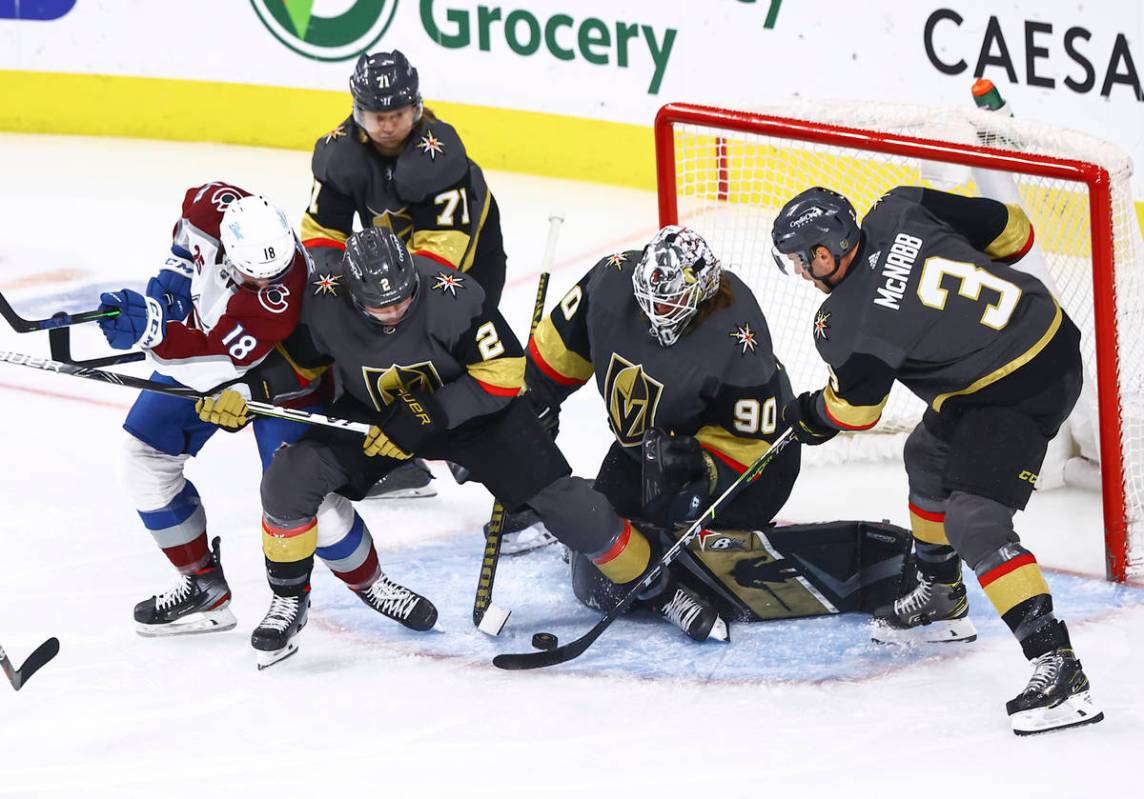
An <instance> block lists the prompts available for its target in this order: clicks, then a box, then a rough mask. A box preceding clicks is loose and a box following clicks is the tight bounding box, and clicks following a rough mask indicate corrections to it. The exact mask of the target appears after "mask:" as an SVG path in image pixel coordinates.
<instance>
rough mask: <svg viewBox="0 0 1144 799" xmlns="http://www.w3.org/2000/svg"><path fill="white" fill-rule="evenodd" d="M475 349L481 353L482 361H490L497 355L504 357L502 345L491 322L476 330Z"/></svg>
mask: <svg viewBox="0 0 1144 799" xmlns="http://www.w3.org/2000/svg"><path fill="white" fill-rule="evenodd" d="M477 349H478V350H479V351H480V353H481V360H482V361H490V360H492V359H493V358H495V357H497V356H498V355H504V344H502V343H501V340H500V336H499V335H498V334H497V329H496V326H495V325H494V324H493V323H492V322H485V323H484V324H483V325H481V326H480V327H478V328H477Z"/></svg>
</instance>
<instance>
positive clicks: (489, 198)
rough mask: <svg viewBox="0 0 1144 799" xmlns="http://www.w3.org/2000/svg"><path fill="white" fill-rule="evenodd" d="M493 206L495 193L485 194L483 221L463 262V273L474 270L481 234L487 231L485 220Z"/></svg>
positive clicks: (479, 224) (482, 212) (474, 233)
mask: <svg viewBox="0 0 1144 799" xmlns="http://www.w3.org/2000/svg"><path fill="white" fill-rule="evenodd" d="M492 205H493V193H492V192H491V191H487V192H485V204H484V206H483V207H482V208H481V221H480V222H479V223H478V224H477V229H476V230H475V231H473V238H472V241H470V242H469V248H468V249H467V250H466V251H465V257H464V258H463V259H462V260H461V267H460V268H461V271H462V272H468V271H469V270H470V269H472V268H473V259H474V258H476V257H477V244H478V243H479V242H480V240H481V232H482V231H483V230H484V229H485V219H487V218H488V216H489V208H491V207H492Z"/></svg>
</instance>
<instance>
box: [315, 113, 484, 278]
mask: <svg viewBox="0 0 1144 799" xmlns="http://www.w3.org/2000/svg"><path fill="white" fill-rule="evenodd" d="M311 166H312V168H313V172H314V187H313V191H312V194H311V200H310V205H309V207H308V208H307V210H306V213H305V214H304V215H303V217H302V243H303V244H304V245H305V246H306V248H307V249H308V250H310V251H311V252H312V254H313V255H314V260H315V262H316V263H317V264H318V266H319V268H331V267H332V266H333V264H334V262H335V261H336V260H337V259H340V258H341V251H342V250H343V249H344V246H345V241H346V239H347V238H349V236H350V235H351V234H352V233H353V219H354V214H355V213H356V214H357V215H358V219H359V220H360V222H361V225H362V227H363V228H365V227H371V226H372V227H386V228H389V229H390V230H392V231H393V232H394V233H396V234H397V235H399V236H400V237H401V238H402V240H404V241H405V242H406V244H407V245H408V246H409V249H410V251H412V252H420V253H422V254H424V255H428V256H430V257H432V258H435V259H437V260H439V261H441V262H442V263H446V264H448V265H449V266H452V267H454V268H456V269H460V270H461V271H468V270H469V268H470V267H471V266H472V265H473V257H474V255H475V253H476V245H477V241H478V237H479V236H480V233H481V229H482V227H483V225H484V223H485V218H486V215H487V214H488V212H489V208H490V204H491V195H490V193H489V189H488V186H487V185H486V183H485V178H484V174H483V173H482V172H481V168H480V167H479V166H477V165H476V164H475V163H473V162H472V161H470V160H469V158H468V156H467V155H466V153H465V145H464V144H462V143H461V138H460V136H458V135H457V132H456V131H455V130H454V129H453V127H452V126H451V125H448V124H446V123H444V122H441V121H439V120H436V119H435V118H431V117H430V116H429V115H428V114H426V115H425V117H423V118H422V120H421V122H419V123H418V125H417V126H416V127H415V128H414V130H413V133H412V134H411V135H410V137H409V140H408V141H407V142H406V144H405V148H404V149H403V150H402V152H401V153H400V154H399V155H397V156H395V157H391V156H383V155H381V154H380V153H379V152H377V150H376V149H375V148H374V147H373V144H372V143H371V142H370V140H369V137H368V136H366V134H365V132H364V131H362V130H361V129H360V128H359V127H358V126H357V125H356V124H355V123H354V121H353V117H352V116H351V117H349V118H348V119H346V120H345V121H344V122H342V124H341V125H339V126H338V127H336V128H335V129H334V130H332V131H330V133H328V134H327V135H325V136H323V137H321V138H320V139H318V141H317V142H316V143H315V145H314V156H313V159H312V163H311Z"/></svg>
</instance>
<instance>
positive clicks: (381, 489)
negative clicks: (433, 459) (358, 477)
mask: <svg viewBox="0 0 1144 799" xmlns="http://www.w3.org/2000/svg"><path fill="white" fill-rule="evenodd" d="M432 482H433V472H431V471H429V466H428V465H427V464H426V463H425V461H423V460H421V458H414V459H413V460H411V461H409V462H408V463H404V464H402V465H401V466H398V467H397V468H396V469H394V470H393V471H392V472H390V473H389V474H387V475H386V476H385V477H383V478H381V479H380V480H378V481H377V482H376V483H374V485H373V488H371V489H370V490H369V491H368V492H367V493H366V495H365V498H366V499H417V498H420V497H435V496H437V489H435V488H434V487H433V485H432Z"/></svg>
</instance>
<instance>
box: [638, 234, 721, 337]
mask: <svg viewBox="0 0 1144 799" xmlns="http://www.w3.org/2000/svg"><path fill="white" fill-rule="evenodd" d="M719 271H720V265H719V260H718V259H717V258H716V257H715V255H714V254H713V253H712V252H711V248H710V247H708V246H707V242H706V241H704V240H703V237H702V236H700V235H699V234H698V233H696V232H695V231H694V230H691V229H689V228H685V227H680V226H678V225H668V226H667V227H665V228H663V229H662V230H660V231H659V232H658V233H656V234H655V237H654V238H653V239H652V240H651V242H650V243H649V244H648V245H647V247H645V248H644V252H643V257H641V258H640V261H639V263H638V264H636V268H635V271H633V272H632V288H633V291H634V294H635V297H636V302H638V303H639V306H640V309H641V310H642V311H643V312H644V316H646V317H647V320H648V323H649V324H650V325H651V334H652V335H653V336H655V338H656V340H657V341H659V343H660V346H663V347H670V346H671V345H672V344H674V343H675V342H676V341H678V340H679V337H680V335H682V333H683V331H684V329H685V328H686V327H687V324H688V322H690V321H691V318H692V317H693V316H695V313H696V311H698V310H699V306H700V305H701V304H702V303H703V302H704V301H705V300H707V299H709V298H710V297H713V296H714V295H715V293H716V292H717V291H719Z"/></svg>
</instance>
